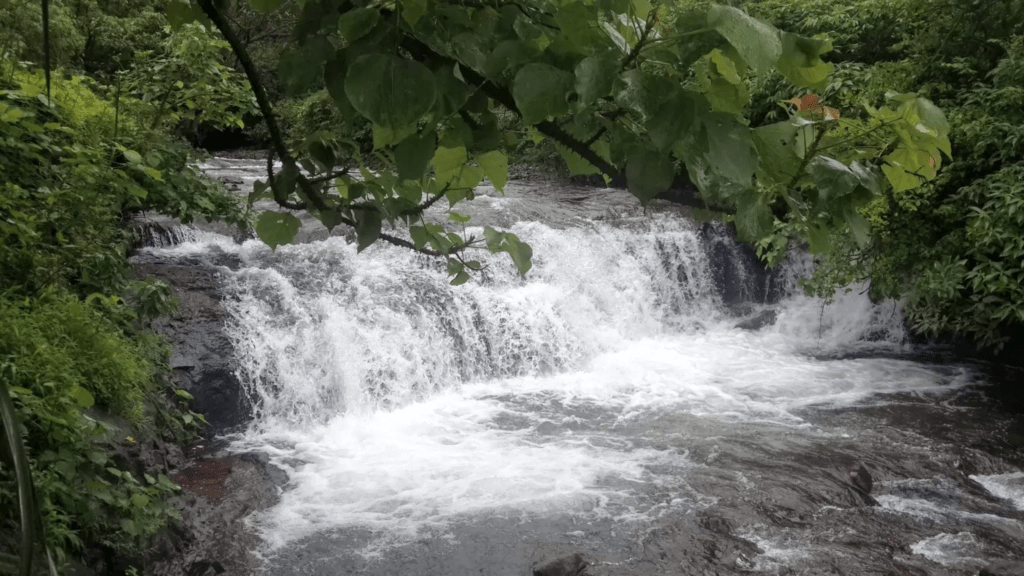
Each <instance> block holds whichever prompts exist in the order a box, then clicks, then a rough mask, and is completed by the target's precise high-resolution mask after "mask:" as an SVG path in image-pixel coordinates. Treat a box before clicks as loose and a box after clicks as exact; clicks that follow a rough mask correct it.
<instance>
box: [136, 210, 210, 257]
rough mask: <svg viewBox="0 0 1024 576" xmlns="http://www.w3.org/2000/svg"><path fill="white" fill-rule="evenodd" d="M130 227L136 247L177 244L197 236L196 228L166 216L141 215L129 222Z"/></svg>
mask: <svg viewBox="0 0 1024 576" xmlns="http://www.w3.org/2000/svg"><path fill="white" fill-rule="evenodd" d="M128 227H129V228H130V229H131V231H132V234H133V236H134V242H133V247H134V248H136V249H138V248H143V247H147V246H153V247H157V248H166V247H168V246H177V245H178V244H181V243H183V242H187V241H189V240H192V239H194V238H195V236H196V229H195V228H192V227H191V226H185V225H183V224H182V223H181V222H178V221H177V220H175V219H174V218H168V217H166V216H147V217H142V216H139V217H136V218H134V219H132V220H131V221H130V222H129V223H128Z"/></svg>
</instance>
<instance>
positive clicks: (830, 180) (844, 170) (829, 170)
mask: <svg viewBox="0 0 1024 576" xmlns="http://www.w3.org/2000/svg"><path fill="white" fill-rule="evenodd" d="M807 170H808V172H810V174H811V178H812V179H813V180H814V185H815V187H816V188H817V189H818V198H819V199H820V200H821V201H822V202H829V201H832V200H836V199H839V198H842V197H843V196H846V195H847V194H850V193H851V192H853V191H854V190H855V189H856V188H857V186H860V178H859V177H858V176H857V175H856V174H854V173H853V171H852V170H850V168H849V167H848V166H846V165H845V164H843V163H842V162H840V161H838V160H836V159H834V158H829V157H827V156H815V157H814V158H812V159H811V161H810V162H808V164H807Z"/></svg>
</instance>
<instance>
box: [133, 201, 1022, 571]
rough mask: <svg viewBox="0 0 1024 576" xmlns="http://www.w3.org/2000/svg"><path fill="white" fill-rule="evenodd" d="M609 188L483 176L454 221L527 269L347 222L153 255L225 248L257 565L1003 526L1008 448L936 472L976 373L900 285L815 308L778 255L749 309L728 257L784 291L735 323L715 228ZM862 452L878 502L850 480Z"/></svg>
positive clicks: (696, 546)
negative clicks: (929, 349) (505, 186)
mask: <svg viewBox="0 0 1024 576" xmlns="http://www.w3.org/2000/svg"><path fill="white" fill-rule="evenodd" d="M628 200H629V199H628V196H626V195H625V194H624V193H621V192H614V191H594V192H593V193H592V194H589V195H586V196H581V194H580V192H579V191H573V190H568V189H554V190H552V189H548V190H547V191H536V190H529V189H526V188H520V189H518V190H517V189H513V190H511V191H510V193H509V196H508V197H500V196H498V195H497V194H496V193H493V192H491V193H490V194H488V193H487V191H486V190H484V191H483V192H482V193H480V194H479V198H478V199H477V201H475V202H474V203H472V204H473V205H478V206H482V208H479V209H478V211H477V212H475V213H474V214H473V216H474V218H473V222H475V223H476V222H479V224H480V225H482V224H492V223H493V225H500V226H505V227H510V229H511V231H513V232H515V233H516V234H517V235H519V236H520V237H521V238H522V239H523V240H525V241H527V242H529V243H530V244H531V246H532V247H533V250H534V255H535V256H534V267H533V269H532V270H531V271H530V272H529V274H528V276H527V278H526V279H521V278H520V277H519V276H518V275H517V274H516V273H515V270H514V268H513V267H512V265H511V263H510V262H508V261H507V258H488V259H487V262H488V268H487V269H486V270H485V271H484V272H483V273H482V274H480V275H479V276H478V277H477V278H474V280H472V281H471V282H470V283H469V284H467V285H464V286H459V287H452V286H450V285H449V284H448V277H447V275H446V274H445V270H444V268H443V266H442V265H441V264H440V263H438V262H436V261H433V260H430V259H426V258H424V257H421V256H418V255H415V254H413V253H411V252H410V251H407V250H404V249H400V248H395V247H390V246H386V245H382V246H374V247H371V248H370V249H368V250H366V251H364V252H363V253H362V254H356V251H355V248H354V246H353V245H351V244H349V243H347V242H346V241H345V240H344V239H343V238H340V237H331V238H327V239H325V240H321V241H316V242H310V243H306V244H297V245H291V246H282V247H280V248H278V250H277V251H276V252H271V251H270V250H269V249H268V248H267V247H266V246H264V245H262V244H260V243H258V242H255V241H249V242H246V243H245V244H244V245H241V246H236V245H234V244H232V243H231V242H229V241H227V240H226V239H223V238H220V237H213V236H205V237H203V238H200V239H199V240H198V241H197V242H195V243H191V244H186V245H183V246H180V247H177V248H173V249H165V250H154V251H153V252H154V253H158V254H162V255H163V256H164V257H167V258H172V257H174V255H175V254H180V253H183V252H187V253H189V254H196V253H202V252H203V251H209V250H211V249H212V248H211V246H212V245H216V246H217V250H219V251H228V252H231V253H233V254H236V255H237V258H238V259H239V261H240V264H239V265H238V266H235V267H232V268H233V269H227V268H225V269H223V270H222V273H223V278H224V287H223V290H224V298H225V303H226V306H227V308H228V310H229V312H230V321H229V327H228V329H229V335H230V337H231V339H232V341H233V342H234V344H235V348H236V351H237V354H238V357H237V363H238V370H239V375H240V377H241V379H242V381H243V382H244V383H245V385H246V386H247V390H248V393H249V395H250V399H251V400H252V402H253V404H254V406H255V413H256V416H255V418H254V420H253V421H252V422H251V424H250V425H249V426H248V427H247V428H246V429H245V430H244V431H241V432H239V433H238V434H235V435H233V436H232V437H231V441H232V449H233V450H236V451H258V452H262V453H265V454H267V455H269V456H270V458H271V461H272V462H273V463H274V464H275V465H277V466H278V467H280V468H282V469H284V470H285V471H286V472H287V474H288V479H289V480H288V483H287V484H286V485H285V486H284V487H283V490H282V493H281V499H280V502H279V503H278V504H277V505H276V506H274V507H273V508H271V509H269V510H267V511H266V512H264V513H262V514H260V515H258V516H257V517H254V518H251V519H250V521H251V522H252V523H253V524H254V526H256V527H257V528H258V529H259V530H260V531H261V533H262V534H263V535H264V537H265V541H266V549H265V550H263V551H262V552H263V553H264V555H265V556H266V558H267V562H268V565H269V566H270V567H271V568H270V573H272V574H339V573H354V572H358V573H369V574H396V575H397V574H422V575H427V574H463V573H470V572H472V573H486V574H527V573H529V566H530V565H531V563H532V562H535V561H538V560H540V559H542V558H543V557H546V556H550V555H558V554H562V553H571V552H576V551H580V552H583V553H584V554H585V556H587V557H588V558H589V559H590V561H591V562H592V564H593V565H592V566H591V568H590V569H589V570H590V572H589V573H591V574H595V575H596V574H656V573H657V574H661V573H667V574H706V573H707V574H712V573H716V574H733V573H749V572H753V573H762V574H833V573H834V574H840V573H842V574H869V573H875V572H873V570H876V569H877V570H879V571H880V572H878V573H885V571H886V570H896V573H901V574H902V573H914V574H918V573H928V574H947V573H948V574H968V573H971V574H973V573H975V572H976V571H977V567H978V566H980V565H982V564H983V563H984V562H986V561H988V560H991V559H993V558H999V557H1000V556H1001V555H1003V556H1004V555H1007V554H1009V553H1010V552H1012V551H1013V550H1014V546H1021V545H1022V543H1024V528H1022V524H1021V520H1022V519H1024V514H1022V513H1021V512H1020V511H1019V510H1017V509H1015V508H1014V507H1013V506H1012V505H1007V504H1006V502H1015V503H1017V506H1019V502H1020V501H1021V500H1022V499H1024V490H1022V488H1021V482H1020V479H1019V472H1018V471H1017V469H1015V468H1013V467H1012V466H1010V465H1009V464H1005V463H998V462H1002V461H998V462H997V463H992V462H996V460H997V459H993V460H992V461H991V462H990V461H989V460H986V462H989V465H988V468H985V469H978V470H975V471H974V472H975V474H974V476H971V479H970V480H968V479H967V476H966V475H965V474H960V476H956V477H955V478H953V476H954V475H955V474H954V473H955V472H956V466H957V464H954V460H956V458H958V457H959V458H961V459H962V458H963V455H962V454H960V456H957V455H956V454H954V453H953V452H951V450H952V449H951V448H950V446H949V444H948V443H945V442H946V441H945V440H944V437H943V436H942V435H941V434H937V433H934V431H933V430H931V428H936V427H941V426H942V425H941V424H940V422H941V421H942V419H944V418H945V419H947V422H948V419H952V418H958V417H959V418H961V421H960V424H961V425H962V426H964V429H965V430H968V431H969V430H974V429H973V428H970V426H968V425H965V424H964V423H963V421H962V418H963V417H964V415H965V414H967V412H965V410H967V409H966V408H962V407H960V406H958V404H957V400H956V399H957V398H959V397H960V396H961V395H963V394H968V393H969V392H968V391H973V390H975V389H977V386H978V385H979V381H980V379H981V376H979V372H978V370H977V369H975V368H972V367H967V366H961V365H937V364H928V363H922V362H919V361H915V359H914V358H913V357H908V356H906V355H905V354H906V352H908V349H909V347H908V346H907V345H906V344H905V343H904V340H905V334H904V332H903V328H902V323H901V319H900V314H899V311H898V309H896V308H895V307H894V305H893V304H891V303H890V304H882V305H877V306H876V305H872V304H871V303H870V302H868V301H867V299H866V298H865V297H864V296H863V295H861V294H859V293H857V291H852V292H850V293H841V294H839V295H837V299H836V302H835V303H834V304H832V305H830V306H825V307H823V306H822V304H821V302H820V301H817V300H814V299H811V298H807V297H804V296H801V295H797V294H796V293H795V291H793V276H792V275H791V276H790V277H788V278H787V277H784V276H776V277H775V278H774V279H773V281H774V282H775V283H776V285H777V286H776V287H775V288H774V289H775V290H777V291H779V293H783V292H785V293H786V296H785V297H784V298H783V299H782V300H781V302H779V303H778V304H765V297H764V294H765V293H766V291H767V288H766V287H765V285H764V282H765V280H764V278H758V277H756V275H755V274H745V273H741V272H742V271H738V272H736V273H732V274H731V275H730V277H731V278H734V279H737V278H738V279H741V280H742V281H744V282H748V283H749V285H748V286H744V287H742V290H745V291H746V292H744V293H745V294H747V296H748V297H750V295H753V294H760V295H761V296H760V297H759V298H752V299H753V300H754V301H752V302H750V304H751V305H752V306H754V307H755V308H756V307H763V306H768V305H771V306H772V307H773V309H774V310H775V311H776V313H777V320H776V321H775V323H774V324H773V325H770V326H767V327H765V328H764V329H762V330H760V331H756V332H754V331H747V330H741V329H738V328H736V327H735V324H736V322H737V318H736V317H734V316H733V315H731V313H730V308H729V307H727V306H726V305H725V303H724V302H723V296H722V291H721V289H720V288H721V287H720V286H718V285H716V283H715V280H716V272H715V266H716V265H721V263H718V264H716V263H715V262H714V260H715V258H720V257H721V256H720V255H719V256H715V250H713V249H710V248H709V243H710V242H723V240H722V239H721V238H717V239H716V238H712V239H711V240H710V241H709V239H708V237H707V236H708V235H707V234H706V233H704V234H702V233H701V231H700V229H699V228H698V226H697V225H695V224H693V223H692V222H690V221H688V220H686V219H685V218H682V217H680V216H679V215H678V214H674V213H671V212H669V213H654V214H648V215H642V214H636V212H635V209H634V208H625V206H631V205H630V204H627V201H628ZM539 214H544V215H545V216H544V217H543V218H540V217H538V215H539ZM609 214H610V215H609ZM623 214H625V216H624V215H623ZM468 232H470V233H473V232H476V233H477V234H478V235H479V230H475V229H473V228H470V229H468ZM705 232H706V231H705ZM719 252H720V250H719ZM726 264H728V265H730V266H736V265H737V264H736V263H735V262H727V263H726ZM797 264H798V263H797ZM797 264H794V265H793V266H791V268H790V269H791V270H797V271H798V269H799V265H797ZM793 274H796V272H793ZM759 283H760V284H759ZM779 286H782V288H779ZM970 393H973V392H970ZM900 410H902V412H900ZM897 412H899V414H908V415H916V416H917V417H919V418H922V419H923V421H924V422H926V423H917V422H915V423H914V425H908V423H907V422H906V421H905V418H910V416H906V417H904V419H901V418H900V417H898V416H893V414H896V413H897ZM972 414H973V413H972ZM958 415H959V416H958ZM1003 424H1005V422H1003V421H1000V422H998V423H996V422H988V423H984V424H983V423H978V425H977V429H978V430H977V431H978V433H979V434H982V433H983V429H984V427H985V426H998V425H1003ZM861 462H863V463H866V464H867V465H868V466H869V468H871V470H872V472H873V473H874V475H875V491H874V492H873V493H872V494H873V496H874V497H875V498H876V499H877V502H878V506H865V505H864V502H863V501H862V499H861V497H860V496H859V495H858V494H857V493H856V491H855V490H853V489H852V488H850V487H849V480H848V477H847V470H848V468H850V467H851V466H853V465H855V464H858V463H861ZM1014 474H1017V475H1014ZM970 482H974V483H976V484H978V486H984V487H985V488H986V489H987V490H988V491H987V492H986V490H985V489H977V490H974V491H973V492H972V491H971V489H969V488H970V486H971V485H970ZM999 498H1004V499H1007V500H1006V501H1005V502H1003V501H1000V500H999ZM1000 502H1003V503H1000ZM1018 549H1019V548H1018ZM851 562H852V563H854V564H853V565H854V566H857V568H854V569H847V568H848V567H849V564H850V563H851ZM844 566H845V567H846V568H844ZM787 570H789V571H788V572H787ZM844 570H846V571H844ZM901 570H902V571H901ZM971 570H973V571H974V572H971Z"/></svg>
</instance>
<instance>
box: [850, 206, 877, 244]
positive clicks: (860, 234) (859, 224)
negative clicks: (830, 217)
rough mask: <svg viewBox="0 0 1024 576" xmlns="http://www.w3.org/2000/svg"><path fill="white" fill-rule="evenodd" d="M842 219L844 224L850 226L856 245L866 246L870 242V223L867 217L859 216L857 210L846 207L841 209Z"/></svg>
mask: <svg viewBox="0 0 1024 576" xmlns="http://www.w3.org/2000/svg"><path fill="white" fill-rule="evenodd" d="M843 219H844V220H846V225H847V226H848V227H849V228H850V232H851V233H852V234H853V238H854V240H856V241H857V245H858V246H860V247H861V248H865V247H867V245H868V244H869V243H870V242H871V223H869V222H868V220H867V218H865V217H863V216H861V215H860V213H859V212H857V210H855V209H853V208H850V207H847V208H846V209H845V210H843Z"/></svg>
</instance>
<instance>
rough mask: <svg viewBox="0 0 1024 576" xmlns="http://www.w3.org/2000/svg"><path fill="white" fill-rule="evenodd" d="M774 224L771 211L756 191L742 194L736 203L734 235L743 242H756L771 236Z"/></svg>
mask: <svg viewBox="0 0 1024 576" xmlns="http://www.w3.org/2000/svg"><path fill="white" fill-rule="evenodd" d="M774 224H775V218H774V217H773V216H772V211H771V209H770V208H769V207H768V204H767V203H765V201H764V199H763V198H762V197H761V195H760V194H758V193H757V192H756V191H750V192H747V193H745V194H743V195H742V196H741V197H740V198H738V199H737V202H736V233H737V236H738V237H739V239H740V240H741V241H743V242H756V241H757V240H760V239H761V238H764V237H765V236H767V235H769V234H771V232H772V228H773V226H774Z"/></svg>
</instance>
